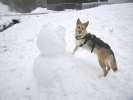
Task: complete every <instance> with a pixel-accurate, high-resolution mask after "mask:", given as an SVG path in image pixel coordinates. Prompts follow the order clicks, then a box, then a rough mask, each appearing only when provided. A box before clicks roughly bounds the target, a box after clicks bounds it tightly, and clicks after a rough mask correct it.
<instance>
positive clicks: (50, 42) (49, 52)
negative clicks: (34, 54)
mask: <svg viewBox="0 0 133 100" xmlns="http://www.w3.org/2000/svg"><path fill="white" fill-rule="evenodd" d="M64 37H65V30H64V28H63V27H61V26H58V27H57V26H56V25H53V24H46V25H44V26H43V28H42V30H41V32H40V33H39V35H38V39H37V46H38V48H39V49H40V51H41V53H42V54H43V55H45V56H53V55H61V54H64V52H65V40H64Z"/></svg>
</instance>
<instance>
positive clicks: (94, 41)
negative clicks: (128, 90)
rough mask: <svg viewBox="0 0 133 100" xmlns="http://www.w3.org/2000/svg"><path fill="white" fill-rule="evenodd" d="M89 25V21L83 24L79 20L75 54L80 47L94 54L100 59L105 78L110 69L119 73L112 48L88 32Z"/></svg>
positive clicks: (76, 31)
mask: <svg viewBox="0 0 133 100" xmlns="http://www.w3.org/2000/svg"><path fill="white" fill-rule="evenodd" d="M88 24H89V21H87V22H85V23H82V22H81V21H80V19H78V20H77V23H76V29H75V39H76V47H75V48H74V50H73V54H74V53H75V52H76V50H77V49H78V48H79V47H82V48H85V49H87V50H89V51H91V52H94V53H95V54H96V55H97V57H98V61H99V64H100V66H101V68H102V70H103V72H104V77H105V76H106V75H107V74H108V72H109V70H110V69H112V70H113V71H114V72H115V71H117V69H118V68H117V63H116V59H115V56H114V53H113V51H112V49H111V47H110V46H109V45H108V44H107V43H105V42H104V41H102V40H101V39H100V38H98V37H96V36H95V35H93V34H91V33H88V32H87V30H86V28H87V26H88Z"/></svg>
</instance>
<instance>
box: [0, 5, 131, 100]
mask: <svg viewBox="0 0 133 100" xmlns="http://www.w3.org/2000/svg"><path fill="white" fill-rule="evenodd" d="M0 6H1V5H0ZM1 7H2V6H1ZM3 9H4V8H3ZM3 9H2V10H3ZM5 9H6V8H5ZM39 9H40V8H39ZM44 10H45V11H46V9H44ZM132 10H133V4H132V3H128V4H115V5H104V6H99V7H96V8H92V9H86V10H80V11H76V10H70V11H69V10H67V11H61V12H53V11H48V14H45V15H40V16H28V17H21V19H22V22H21V23H19V24H16V25H14V26H13V27H11V28H9V29H7V30H6V31H4V32H0V100H53V99H54V100H133V92H132V90H133V67H132V65H133V59H132V56H133V54H132V50H133V45H132V44H133V40H132V37H133V31H132V26H133V11H132ZM41 11H42V9H41ZM0 12H1V11H0ZM3 12H4V11H3ZM33 12H34V11H33ZM35 12H40V10H36V11H35ZM42 12H43V11H42ZM77 18H80V19H81V20H82V21H87V20H89V21H90V25H89V26H88V29H87V30H88V31H89V32H91V33H93V34H96V35H97V36H98V37H100V38H102V39H103V40H104V41H106V42H107V43H108V44H110V46H111V47H112V49H113V51H114V53H115V56H116V59H117V62H118V69H119V70H118V72H116V73H113V72H110V73H109V74H108V76H107V77H106V78H103V77H99V76H100V75H101V74H102V70H101V69H100V66H99V64H98V62H97V58H96V56H95V55H94V54H91V53H90V52H88V51H85V50H83V49H79V50H78V51H77V52H76V54H75V55H74V56H73V55H71V52H72V50H73V48H74V46H75V41H74V28H75V23H76V20H77ZM0 21H2V19H0ZM43 33H44V34H43ZM63 36H64V37H65V41H64V38H63ZM53 37H55V38H53ZM56 40H57V41H56ZM60 42H61V43H60ZM45 47H46V48H45ZM38 48H39V49H40V50H39V49H38ZM64 48H66V50H64ZM40 51H41V53H42V54H43V55H41V54H40ZM56 51H58V53H56ZM51 54H52V55H51Z"/></svg>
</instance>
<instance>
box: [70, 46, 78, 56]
mask: <svg viewBox="0 0 133 100" xmlns="http://www.w3.org/2000/svg"><path fill="white" fill-rule="evenodd" d="M78 48H79V46H77V45H76V47H75V48H74V50H73V53H72V54H73V55H74V54H75V52H76V51H77V50H78Z"/></svg>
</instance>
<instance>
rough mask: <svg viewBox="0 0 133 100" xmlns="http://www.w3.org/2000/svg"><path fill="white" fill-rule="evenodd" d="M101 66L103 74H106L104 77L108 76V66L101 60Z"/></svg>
mask: <svg viewBox="0 0 133 100" xmlns="http://www.w3.org/2000/svg"><path fill="white" fill-rule="evenodd" d="M99 64H100V66H101V68H102V70H103V72H104V77H106V76H107V74H108V71H107V69H106V65H105V63H104V61H102V60H100V59H99ZM108 70H109V69H108Z"/></svg>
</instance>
